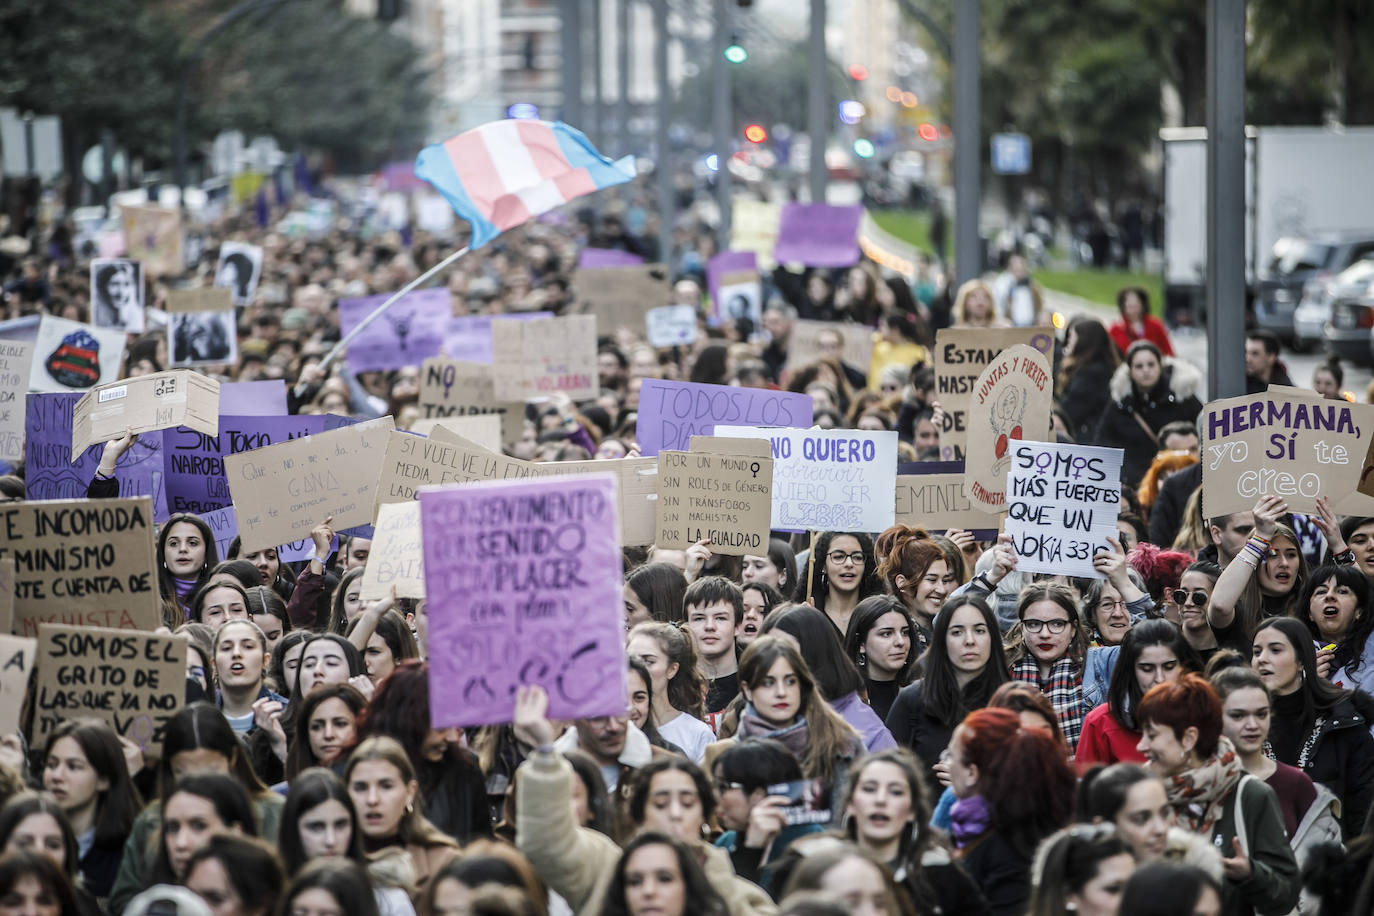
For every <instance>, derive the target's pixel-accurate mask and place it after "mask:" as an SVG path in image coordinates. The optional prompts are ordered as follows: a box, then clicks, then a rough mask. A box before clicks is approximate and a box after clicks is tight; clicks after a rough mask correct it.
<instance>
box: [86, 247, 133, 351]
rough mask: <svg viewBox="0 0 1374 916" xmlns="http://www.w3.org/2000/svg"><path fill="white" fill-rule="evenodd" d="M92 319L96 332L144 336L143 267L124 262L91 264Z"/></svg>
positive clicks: (111, 260) (107, 260)
mask: <svg viewBox="0 0 1374 916" xmlns="http://www.w3.org/2000/svg"><path fill="white" fill-rule="evenodd" d="M91 318H92V321H91V323H92V324H94V325H95V326H96V327H98V328H109V329H111V330H115V331H123V332H124V333H126V334H142V333H143V331H144V320H143V265H142V264H140V263H139V262H138V261H129V260H125V259H123V258H96V259H95V260H94V261H92V262H91Z"/></svg>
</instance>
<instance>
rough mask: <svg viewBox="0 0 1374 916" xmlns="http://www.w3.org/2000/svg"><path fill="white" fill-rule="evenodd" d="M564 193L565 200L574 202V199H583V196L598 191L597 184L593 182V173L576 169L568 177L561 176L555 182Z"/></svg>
mask: <svg viewBox="0 0 1374 916" xmlns="http://www.w3.org/2000/svg"><path fill="white" fill-rule="evenodd" d="M553 183H554V184H555V185H557V186H558V190H559V191H560V192H562V194H563V199H564V200H572V199H573V198H574V197H581V196H582V195H583V194H590V193H592V192H593V191H595V190H596V182H595V181H593V180H592V176H591V173H590V172H588V171H587V170H586V169H574V170H573V171H571V172H568V173H567V174H566V175H559V176H558V177H556V178H555V179H554V180H553Z"/></svg>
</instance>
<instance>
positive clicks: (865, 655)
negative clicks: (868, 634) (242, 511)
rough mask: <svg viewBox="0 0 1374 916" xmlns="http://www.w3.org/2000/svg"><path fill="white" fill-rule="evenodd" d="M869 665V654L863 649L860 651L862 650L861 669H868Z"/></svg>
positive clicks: (860, 657)
mask: <svg viewBox="0 0 1374 916" xmlns="http://www.w3.org/2000/svg"><path fill="white" fill-rule="evenodd" d="M867 665H868V653H866V652H864V650H863V649H860V650H859V667H860V668H863V667H866V666H867Z"/></svg>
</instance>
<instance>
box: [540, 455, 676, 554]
mask: <svg viewBox="0 0 1374 916" xmlns="http://www.w3.org/2000/svg"><path fill="white" fill-rule="evenodd" d="M530 467H531V469H532V471H533V476H535V477H560V476H566V475H569V474H612V475H614V476H615V479H616V493H617V494H618V496H619V500H620V512H619V515H620V542H621V543H622V544H624V545H626V546H627V547H643V546H645V545H647V544H652V543H653V542H654V535H655V533H656V526H655V520H654V507H655V505H656V504H657V502H658V491H657V488H656V482H657V480H658V461H657V460H656V459H654V458H610V459H603V460H600V461H597V460H592V461H549V462H538V463H534V464H531V465H530Z"/></svg>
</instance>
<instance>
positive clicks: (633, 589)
mask: <svg viewBox="0 0 1374 916" xmlns="http://www.w3.org/2000/svg"><path fill="white" fill-rule="evenodd" d="M685 594H687V579H686V577H684V576H683V575H682V570H680V569H678V568H677V567H676V566H673V565H672V564H671V563H646V564H645V565H644V566H641V567H639V568H638V569H636V570H635V571H634V572H632V573H630V574H629V575H628V576H626V577H625V626H626V627H627V628H629V627H633V626H635V625H636V624H640V623H645V622H647V621H650V620H657V621H659V622H660V623H681V622H683V621H684V620H686V619H687V609H686V608H684V607H683V605H682V597H683V596H684V595H685Z"/></svg>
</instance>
